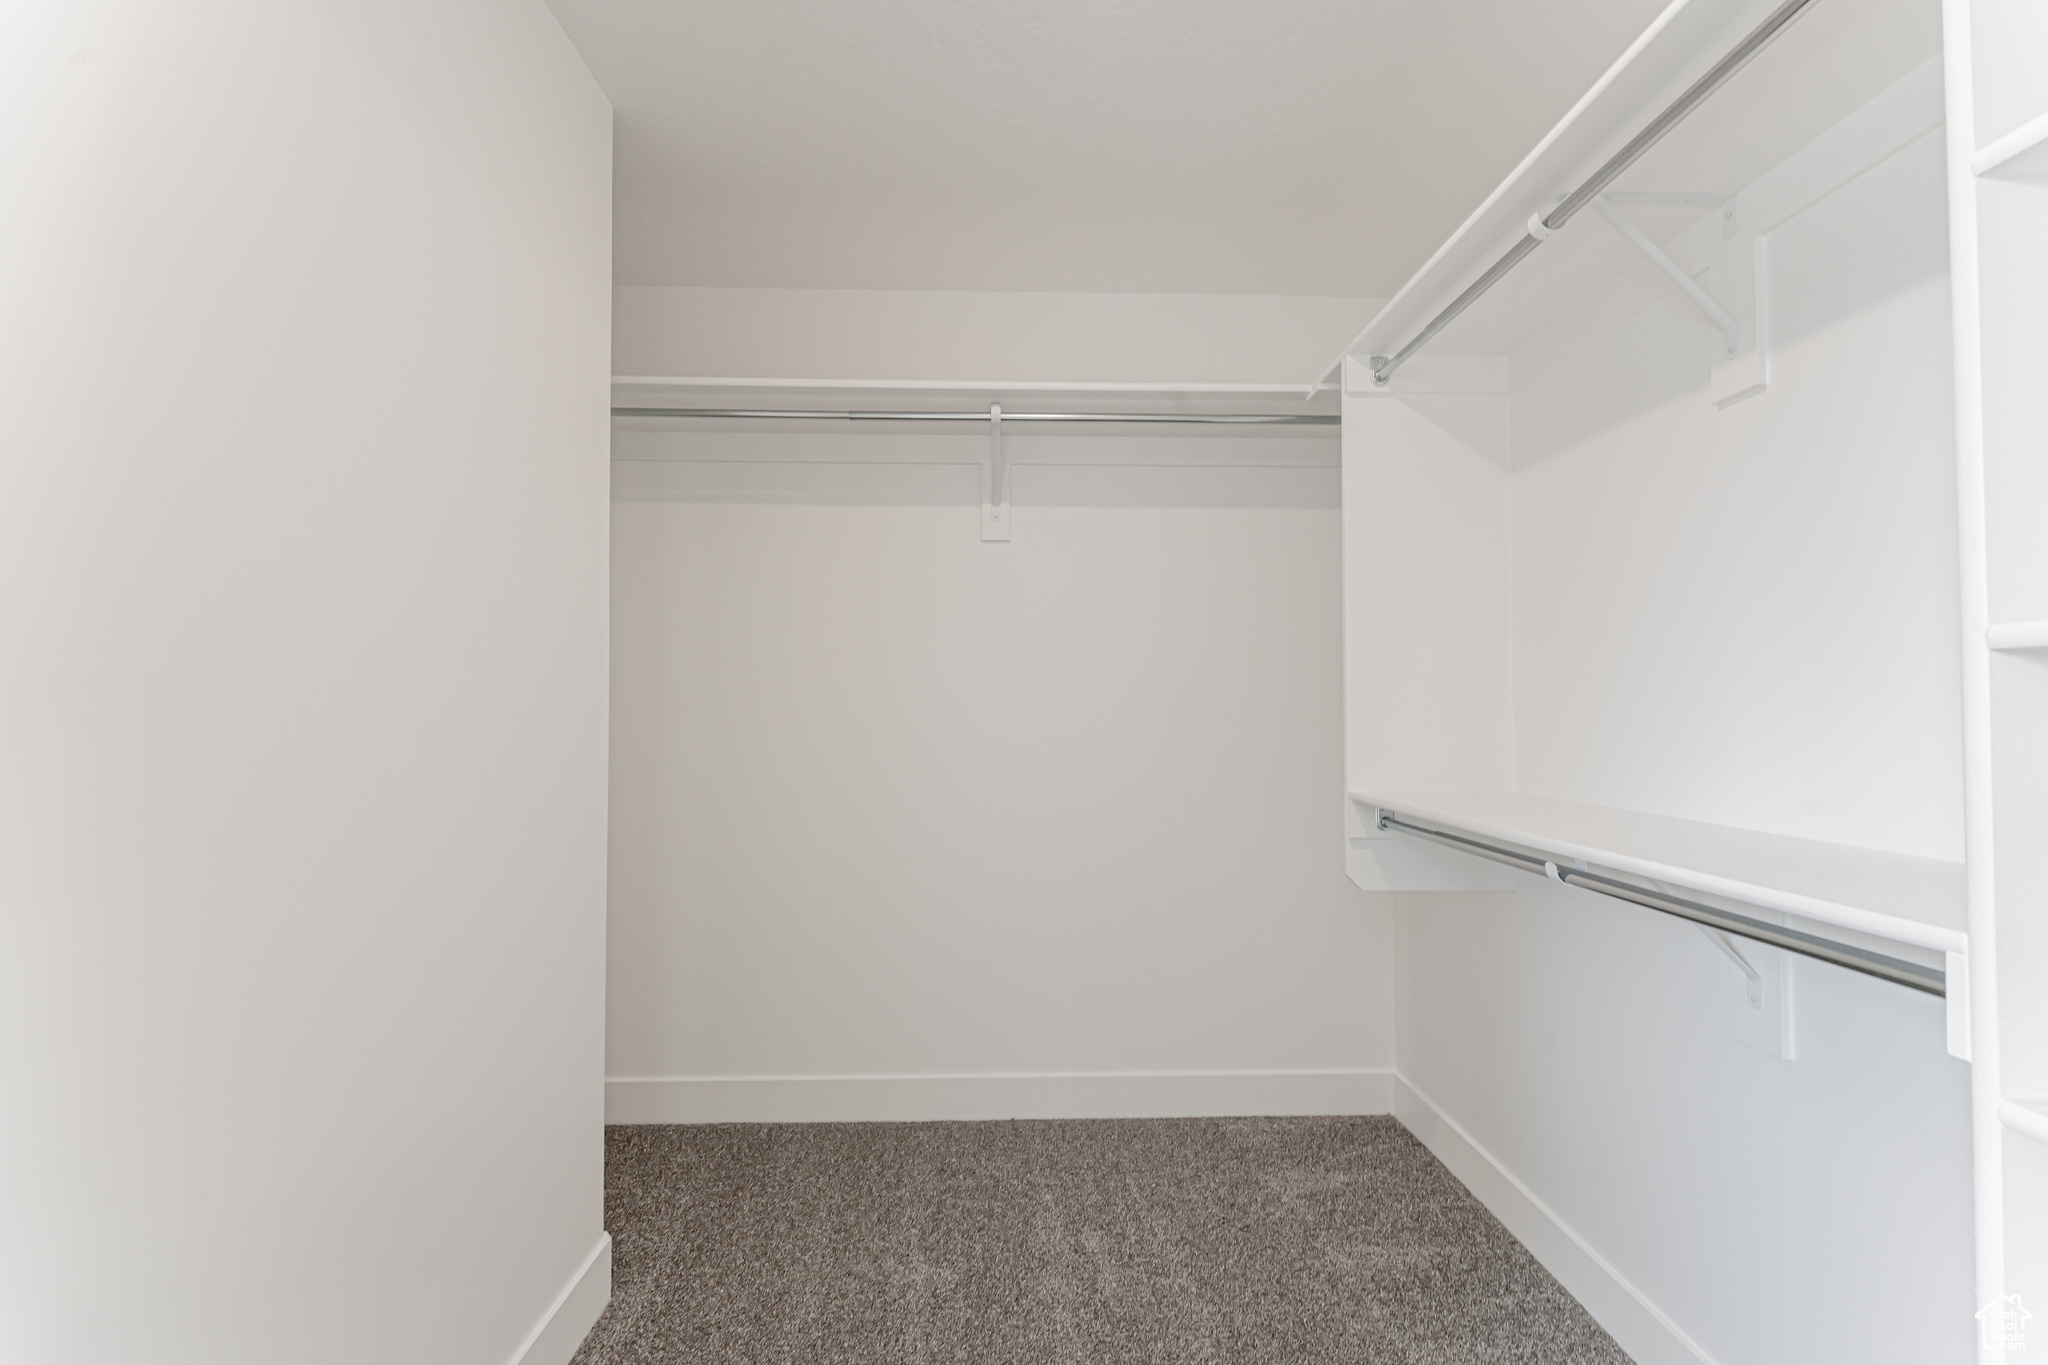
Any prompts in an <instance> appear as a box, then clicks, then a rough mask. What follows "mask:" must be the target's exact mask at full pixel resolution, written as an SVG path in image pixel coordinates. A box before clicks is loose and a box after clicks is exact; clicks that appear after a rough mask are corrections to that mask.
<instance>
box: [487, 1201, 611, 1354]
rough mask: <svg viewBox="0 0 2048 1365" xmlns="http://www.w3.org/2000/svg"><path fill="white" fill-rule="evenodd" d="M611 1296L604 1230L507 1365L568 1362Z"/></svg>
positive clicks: (608, 1238) (608, 1247)
mask: <svg viewBox="0 0 2048 1365" xmlns="http://www.w3.org/2000/svg"><path fill="white" fill-rule="evenodd" d="M611 1297H612V1235H611V1234H610V1233H609V1232H607V1233H605V1234H604V1235H603V1236H601V1237H599V1238H598V1239H597V1245H596V1246H594V1247H592V1248H591V1249H590V1254H589V1255H588V1256H585V1257H584V1258H583V1264H582V1265H580V1266H578V1267H577V1268H576V1273H575V1274H574V1275H571V1276H570V1277H569V1282H568V1283H567V1284H565V1285H563V1286H562V1292H561V1293H559V1294H557V1295H555V1301H554V1302H553V1303H551V1304H549V1305H548V1308H547V1311H546V1312H545V1313H542V1314H541V1315H540V1321H539V1322H538V1323H536V1324H534V1328H533V1330H532V1331H531V1332H529V1333H527V1334H526V1340H525V1341H523V1342H521V1343H520V1344H519V1349H518V1350H516V1351H514V1352H513V1353H512V1359H511V1361H510V1363H509V1365H569V1357H570V1356H573V1355H575V1354H576V1348H577V1347H578V1346H581V1345H582V1344H583V1338H585V1337H587V1336H589V1335H590V1329H591V1328H592V1327H594V1326H596V1325H597V1315H598V1314H600V1313H602V1312H604V1306H605V1305H606V1304H607V1303H609V1302H611Z"/></svg>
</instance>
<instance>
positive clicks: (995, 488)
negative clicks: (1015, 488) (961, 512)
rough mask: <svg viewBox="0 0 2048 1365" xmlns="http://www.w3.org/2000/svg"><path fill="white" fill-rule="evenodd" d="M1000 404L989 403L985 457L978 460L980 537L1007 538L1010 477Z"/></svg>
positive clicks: (990, 539)
mask: <svg viewBox="0 0 2048 1365" xmlns="http://www.w3.org/2000/svg"><path fill="white" fill-rule="evenodd" d="M1003 464H1004V462H1003V405H1002V404H1000V403H991V404H989V405H988V458H987V459H985V460H983V461H982V463H981V538H982V539H983V540H985V541H1006V540H1008V539H1009V538H1010V480H1009V477H1008V476H1009V471H1008V470H1007V469H1005V468H1004V467H1003Z"/></svg>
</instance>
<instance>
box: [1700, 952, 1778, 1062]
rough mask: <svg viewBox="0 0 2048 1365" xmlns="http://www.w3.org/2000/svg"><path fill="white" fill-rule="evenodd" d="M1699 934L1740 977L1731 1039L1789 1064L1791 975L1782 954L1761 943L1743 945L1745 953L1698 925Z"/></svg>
mask: <svg viewBox="0 0 2048 1365" xmlns="http://www.w3.org/2000/svg"><path fill="white" fill-rule="evenodd" d="M1699 931H1700V932H1701V933H1702V934H1704V935H1706V938H1707V942H1709V943H1711V944H1713V945H1714V946H1715V947H1716V948H1718V949H1720V950H1721V953H1722V955H1723V956H1724V957H1726V958H1727V959H1728V961H1729V962H1731V963H1733V964H1734V966H1735V970H1737V971H1739V972H1741V973H1742V995H1741V997H1740V998H1739V999H1738V1000H1737V1001H1736V1002H1735V1005H1734V1014H1735V1036H1736V1037H1737V1038H1738V1039H1740V1040H1741V1041H1742V1043H1743V1045H1744V1046H1746V1047H1752V1048H1755V1049H1756V1050H1757V1051H1758V1052H1761V1053H1763V1054H1764V1055H1765V1056H1767V1057H1775V1058H1777V1059H1778V1060H1779V1061H1781V1062H1789V1061H1791V1060H1792V1009H1791V999H1790V996H1791V985H1792V975H1791V972H1790V970H1789V968H1788V964H1787V963H1786V961H1785V954H1784V953H1783V952H1782V951H1780V950H1779V949H1776V948H1772V947H1769V946H1767V945H1765V944H1761V943H1752V944H1744V945H1743V947H1745V948H1748V949H1749V952H1747V953H1745V952H1743V950H1742V949H1741V948H1737V947H1736V946H1735V942H1734V940H1732V939H1730V938H1729V937H1728V935H1726V934H1724V933H1722V932H1721V931H1720V930H1718V929H1712V928H1709V927H1708V926H1706V925H1704V924H1702V925H1700V926H1699ZM1752 957H1753V958H1754V959H1755V960H1754V961H1752V960H1751V959H1752Z"/></svg>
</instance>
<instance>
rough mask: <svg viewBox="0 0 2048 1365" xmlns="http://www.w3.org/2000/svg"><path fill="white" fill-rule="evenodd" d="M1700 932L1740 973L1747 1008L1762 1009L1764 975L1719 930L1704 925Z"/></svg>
mask: <svg viewBox="0 0 2048 1365" xmlns="http://www.w3.org/2000/svg"><path fill="white" fill-rule="evenodd" d="M1700 932H1701V933H1702V934H1705V935H1706V936H1707V942H1709V943H1711V944H1713V945H1714V946H1715V947H1716V948H1719V949H1720V950H1721V951H1722V953H1724V954H1725V955H1726V956H1727V958H1728V960H1729V961H1730V962H1733V963H1734V964H1735V970H1737V971H1739V972H1741V973H1742V975H1743V980H1744V989H1743V993H1742V994H1743V998H1744V999H1745V1000H1747V1001H1748V1002H1749V1007H1750V1008H1751V1009H1753V1010H1760V1009H1762V1008H1763V1007H1764V974H1763V973H1762V972H1760V971H1758V970H1757V969H1756V968H1754V967H1752V966H1750V965H1749V959H1748V958H1746V957H1744V956H1743V955H1742V952H1741V950H1740V949H1738V948H1737V947H1736V946H1735V945H1734V944H1733V943H1730V942H1729V941H1728V935H1726V934H1724V933H1722V932H1721V931H1720V930H1719V929H1709V928H1708V927H1707V926H1706V925H1704V924H1702V925H1701V926H1700Z"/></svg>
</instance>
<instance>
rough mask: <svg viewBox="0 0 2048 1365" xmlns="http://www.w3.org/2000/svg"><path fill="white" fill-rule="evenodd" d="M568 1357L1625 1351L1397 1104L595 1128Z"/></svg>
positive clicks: (1428, 1355) (1087, 1359)
mask: <svg viewBox="0 0 2048 1365" xmlns="http://www.w3.org/2000/svg"><path fill="white" fill-rule="evenodd" d="M605 1143H606V1150H605V1221H606V1226H607V1227H609V1228H610V1229H611V1231H612V1236H613V1239H614V1242H613V1257H614V1259H613V1289H612V1301H611V1306H610V1307H609V1308H607V1309H606V1310H605V1313H604V1316H603V1318H601V1319H600V1320H599V1322H598V1324H597V1327H596V1329H595V1330H594V1331H593V1332H592V1333H591V1335H590V1337H589V1339H588V1340H587V1341H586V1342H585V1343H584V1345H583V1348H582V1350H580V1351H579V1352H578V1353H577V1355H576V1359H575V1362H574V1365H728V1363H729V1362H730V1363H731V1365H740V1363H741V1362H744V1363H745V1365H770V1363H771V1362H772V1363H773V1365H782V1363H783V1362H806V1363H807V1365H808V1363H810V1362H817V1363H818V1365H937V1362H946V1365H1013V1363H1014V1365H1024V1363H1025V1362H1031V1365H1055V1363H1057V1365H1069V1363H1071V1365H1084V1363H1085V1365H1140V1363H1141V1362H1142V1365H1192V1363H1193V1362H1216V1363H1217V1365H1294V1363H1296V1362H1300V1363H1301V1365H1310V1363H1314V1365H1320V1363H1321V1362H1373V1363H1374V1365H1495V1362H1501V1363H1502V1365H1505V1363H1506V1362H1514V1365H1565V1363H1566V1362H1569V1363H1570V1365H1626V1362H1627V1360H1628V1357H1627V1356H1625V1355H1624V1354H1623V1353H1622V1352H1621V1350H1620V1348H1619V1347H1617V1346H1616V1345H1615V1344H1614V1342H1613V1340H1612V1339H1611V1338H1609V1337H1608V1336H1607V1334H1606V1333H1605V1332H1603V1331H1601V1330H1600V1328H1599V1327H1598V1326H1597V1325H1596V1324H1595V1323H1594V1322H1593V1320H1592V1318H1590V1317H1589V1316H1588V1315H1587V1314H1586V1311H1585V1309H1583V1308H1581V1307H1580V1306H1579V1304H1578V1303H1577V1302H1576V1301H1575V1300H1573V1299H1572V1297H1571V1296H1570V1295H1569V1294H1567V1293H1565V1291H1564V1290H1563V1289H1562V1288H1561V1287H1560V1286H1559V1285H1558V1283H1557V1281H1555V1280H1553V1279H1552V1278H1551V1277H1550V1276H1549V1274H1547V1273H1546V1272H1545V1271H1544V1270H1543V1268H1542V1267H1541V1266H1539V1265H1538V1264H1537V1263H1536V1261H1535V1259H1534V1258H1533V1257H1531V1256H1530V1255H1529V1253H1528V1252H1527V1251H1526V1250H1524V1249H1523V1247H1522V1245H1521V1244H1520V1243H1519V1242H1517V1241H1516V1240H1515V1239H1514V1238H1513V1237H1512V1236H1510V1235H1509V1234H1508V1231H1507V1229H1505V1228H1503V1227H1502V1226H1501V1225H1500V1224H1499V1223H1498V1222H1497V1221H1495V1219H1494V1218H1493V1216H1492V1215H1491V1214H1489V1213H1488V1212H1487V1211H1486V1210H1485V1209H1484V1208H1483V1207H1481V1205H1480V1204H1479V1201H1478V1200H1476V1199H1474V1198H1473V1197H1472V1196H1471V1194H1469V1193H1468V1192H1467V1191H1466V1190H1465V1188H1464V1186H1462V1185H1460V1184H1459V1183H1458V1182H1457V1180H1456V1179H1454V1178H1453V1177H1452V1175H1451V1174H1450V1172H1449V1171H1447V1170H1445V1169H1444V1168H1443V1166H1442V1165H1440V1164H1439V1163H1438V1162H1437V1160H1436V1158H1435V1157H1433V1156H1431V1155H1430V1153H1429V1151H1428V1149H1426V1148H1425V1147H1423V1146H1422V1144H1421V1143H1419V1142H1417V1141H1416V1140H1415V1139H1414V1138H1413V1137H1411V1136H1409V1134H1408V1132H1407V1131H1406V1130H1405V1129H1403V1128H1402V1127H1401V1126H1400V1125H1399V1124H1398V1123H1397V1122H1395V1121H1394V1120H1393V1119H1391V1118H1297V1119H1103V1120H1063V1121H1057V1122H1041V1121H1017V1122H1005V1123H845V1124H837V1123H835V1124H721V1125H714V1126H704V1127H667V1126H632V1127H615V1128H611V1129H609V1130H607V1132H606V1135H605Z"/></svg>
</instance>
